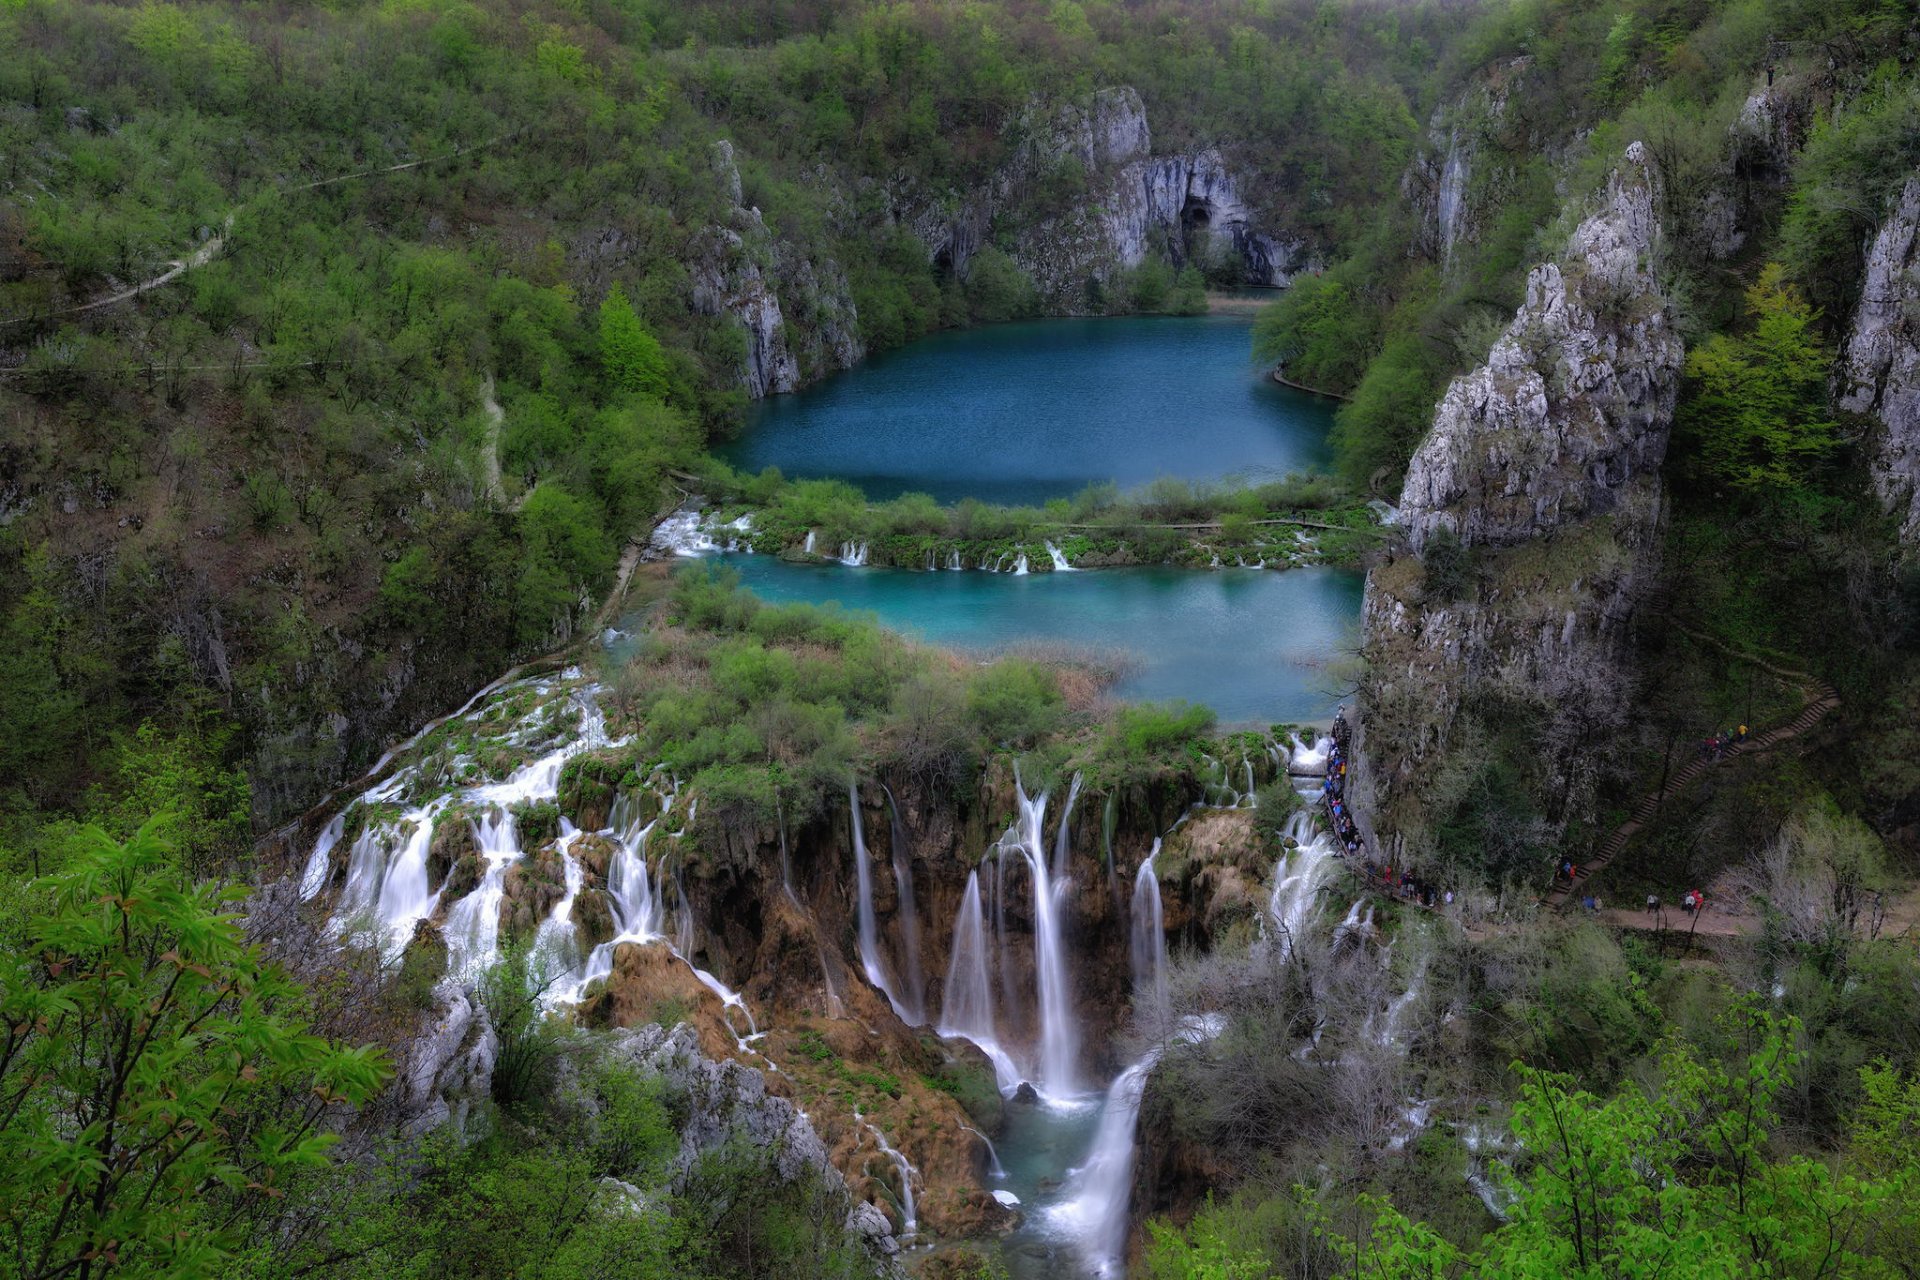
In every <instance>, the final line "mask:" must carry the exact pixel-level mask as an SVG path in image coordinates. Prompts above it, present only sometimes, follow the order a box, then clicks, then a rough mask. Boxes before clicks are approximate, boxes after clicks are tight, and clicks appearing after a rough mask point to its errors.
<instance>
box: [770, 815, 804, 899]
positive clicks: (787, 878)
mask: <svg viewBox="0 0 1920 1280" xmlns="http://www.w3.org/2000/svg"><path fill="white" fill-rule="evenodd" d="M773 815H774V821H775V822H776V823H777V824H778V826H779V828H780V888H781V890H782V892H784V893H785V894H786V895H787V901H788V902H791V903H792V904H793V905H794V906H796V907H797V906H799V905H800V895H799V894H797V893H795V892H794V891H793V856H792V855H791V854H789V853H788V852H787V815H786V814H785V812H783V811H782V810H781V808H780V795H779V793H778V792H775V793H774V797H773Z"/></svg>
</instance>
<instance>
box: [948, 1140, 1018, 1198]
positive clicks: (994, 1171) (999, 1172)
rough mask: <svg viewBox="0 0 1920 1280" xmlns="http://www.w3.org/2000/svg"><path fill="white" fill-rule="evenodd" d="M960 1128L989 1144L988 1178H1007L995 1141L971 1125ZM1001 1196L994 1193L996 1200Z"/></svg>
mask: <svg viewBox="0 0 1920 1280" xmlns="http://www.w3.org/2000/svg"><path fill="white" fill-rule="evenodd" d="M960 1127H961V1128H962V1129H964V1130H965V1131H966V1132H968V1133H970V1134H972V1135H973V1136H974V1137H976V1138H978V1139H980V1141H982V1142H984V1143H986V1144H987V1161H988V1167H987V1176H988V1177H989V1178H994V1179H996V1180H997V1179H1000V1178H1004V1177H1006V1176H1007V1171H1006V1168H1005V1167H1004V1166H1003V1165H1002V1164H1001V1163H1000V1153H999V1151H997V1150H995V1149H994V1145H993V1139H992V1138H989V1137H988V1136H987V1135H986V1134H984V1133H982V1132H980V1131H979V1130H978V1129H976V1128H974V1127H973V1126H972V1125H970V1124H963V1125H961V1126H960ZM999 1196H1000V1193H999V1192H997V1191H996V1192H995V1193H994V1198H995V1199H999ZM1003 1203H1004V1202H1003ZM1014 1203H1015V1204H1019V1203H1020V1201H1019V1200H1018V1199H1016V1200H1015V1201H1014Z"/></svg>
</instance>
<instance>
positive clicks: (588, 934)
mask: <svg viewBox="0 0 1920 1280" xmlns="http://www.w3.org/2000/svg"><path fill="white" fill-rule="evenodd" d="M572 919H573V927H574V928H575V929H576V930H577V931H578V940H579V944H580V949H581V951H582V952H586V951H590V950H592V949H593V948H594V947H597V946H599V945H600V944H601V943H603V942H610V941H612V940H613V936H614V934H615V933H616V932H617V930H618V926H616V925H615V923H614V919H613V903H612V902H611V901H609V900H608V898H607V895H606V894H604V893H601V892H600V891H598V890H596V889H583V890H581V892H580V896H579V897H577V898H575V899H574V900H573V917H572Z"/></svg>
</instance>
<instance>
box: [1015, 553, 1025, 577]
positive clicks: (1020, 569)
mask: <svg viewBox="0 0 1920 1280" xmlns="http://www.w3.org/2000/svg"><path fill="white" fill-rule="evenodd" d="M1026 572H1027V553H1026V552H1024V551H1022V552H1021V553H1020V555H1019V558H1017V559H1016V560H1015V561H1014V562H1013V576H1014V577H1016V578H1018V577H1021V576H1023V575H1024V574H1025V573H1026Z"/></svg>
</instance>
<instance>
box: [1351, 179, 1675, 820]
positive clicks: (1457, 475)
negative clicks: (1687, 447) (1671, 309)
mask: <svg viewBox="0 0 1920 1280" xmlns="http://www.w3.org/2000/svg"><path fill="white" fill-rule="evenodd" d="M1657 182H1658V175H1657V174H1655V172H1654V171H1653V167H1652V161H1651V159H1650V157H1649V156H1648V154H1647V152H1646V149H1645V148H1644V147H1642V146H1641V145H1639V144H1637V143H1636V144H1634V145H1633V146H1631V147H1629V148H1628V149H1627V153H1626V156H1625V158H1624V160H1623V161H1622V163H1621V164H1620V166H1619V167H1618V169H1617V170H1616V171H1615V173H1614V176H1613V178H1612V180H1611V182H1610V183H1609V185H1608V189H1607V192H1606V194H1605V196H1604V198H1603V199H1602V200H1601V201H1600V203H1599V207H1598V208H1597V209H1596V210H1595V211H1594V212H1593V213H1592V214H1591V215H1590V216H1589V217H1587V218H1586V219H1585V220H1584V221H1583V222H1581V223H1580V225H1579V227H1578V229H1577V230H1576V231H1575V232H1574V233H1573V236H1572V237H1571V238H1570V240H1569V242H1568V244H1567V248H1566V251H1565V252H1564V253H1563V254H1562V255H1561V256H1560V258H1559V259H1558V260H1557V261H1553V262H1548V263H1544V264H1542V265H1541V266H1539V267H1537V268H1535V269H1534V271H1533V272H1532V273H1531V275H1530V276H1529V278H1528V282H1527V296H1526V301H1525V302H1524V303H1523V304H1522V305H1521V307H1520V308H1519V310H1518V311H1517V312H1516V314H1515V315H1514V318H1513V322H1512V323H1511V324H1510V325H1509V326H1508V327H1507V329H1506V331H1505V333H1504V334H1503V335H1502V336H1501V337H1500V339H1499V340H1498V341H1497V342H1496V343H1495V344H1494V347H1493V350H1492V352H1491V353H1490V355H1489V356H1488V359H1487V363H1486V364H1485V365H1484V366H1482V367H1481V368H1479V369H1476V370H1475V371H1473V372H1472V373H1470V374H1468V375H1466V376H1465V377H1462V378H1459V379H1457V380H1455V382H1454V383H1453V385H1452V386H1451V387H1450V388H1448V390H1447V393H1446V395H1445V397H1444V398H1443V399H1442V401H1441V403H1440V405H1439V407H1438V409H1437V410H1436V411H1435V415H1434V422H1433V427H1432V429H1431V431H1430V432H1429V434H1428V436H1427V438H1426V440H1425V441H1424V442H1423V443H1422V444H1421V446H1420V448H1419V450H1418V451H1417V452H1416V454H1415V455H1414V458H1413V462H1412V464H1411V466H1410V468H1409V470H1408V474H1407V480H1406V486H1405V489H1404V491H1403V493H1402V496H1401V506H1400V511H1401V519H1402V522H1403V523H1404V525H1405V527H1406V530H1407V536H1408V541H1409V543H1410V544H1411V546H1412V548H1413V549H1414V550H1415V551H1416V552H1429V551H1432V549H1433V547H1434V543H1435V539H1436V538H1437V537H1438V536H1439V535H1440V532H1441V531H1442V530H1445V531H1447V532H1448V533H1450V534H1452V535H1453V536H1454V537H1456V538H1457V539H1458V541H1459V543H1461V544H1462V545H1463V546H1464V548H1465V549H1466V550H1465V554H1466V555H1467V556H1469V557H1472V558H1473V560H1474V567H1475V569H1476V571H1477V572H1475V573H1474V574H1472V575H1471V577H1472V581H1470V582H1468V583H1467V584H1466V585H1465V589H1464V590H1463V591H1462V592H1461V593H1460V594H1459V596H1458V598H1445V597H1446V596H1448V595H1450V594H1451V593H1450V592H1442V591H1441V590H1440V589H1439V588H1438V587H1437V585H1435V584H1431V583H1429V581H1428V574H1427V572H1426V567H1425V566H1424V565H1423V564H1422V563H1421V562H1420V561H1419V560H1417V559H1415V558H1413V557H1402V558H1400V559H1399V560H1397V561H1395V562H1392V563H1389V564H1387V565H1384V566H1381V567H1380V568H1378V569H1376V570H1375V571H1374V572H1373V573H1371V574H1370V575H1369V578H1368V584H1367V594H1366V602H1365V606H1364V612H1365V623H1366V636H1367V639H1366V648H1367V655H1368V658H1369V662H1370V667H1371V670H1370V673H1369V681H1370V687H1369V688H1368V690H1367V691H1366V699H1365V702H1366V705H1365V715H1364V719H1365V722H1366V728H1365V732H1366V735H1367V754H1368V758H1369V762H1370V764H1371V766H1372V767H1371V769H1370V770H1369V778H1368V782H1370V784H1371V785H1372V786H1373V787H1374V788H1375V789H1376V792H1377V795H1376V802H1377V803H1379V804H1380V805H1382V807H1383V812H1384V813H1385V815H1386V816H1387V818H1388V820H1389V825H1395V826H1401V827H1405V826H1407V825H1409V824H1417V822H1418V821H1419V818H1420V814H1419V812H1418V806H1419V805H1420V804H1421V803H1422V800H1421V796H1422V794H1423V792H1424V790H1425V789H1424V788H1423V787H1422V786H1421V785H1420V784H1421V782H1422V780H1423V779H1425V778H1426V777H1428V776H1430V774H1431V772H1432V770H1433V768H1434V767H1435V765H1436V764H1437V762H1438V757H1439V755H1440V753H1441V751H1442V750H1443V749H1444V748H1445V747H1446V745H1447V743H1448V740H1449V738H1450V736H1451V734H1452V733H1453V731H1454V729H1455V728H1456V727H1457V724H1458V720H1459V716H1460V714H1461V711H1462V709H1463V707H1466V706H1468V705H1469V704H1470V703H1473V702H1475V701H1476V700H1481V699H1487V698H1495V699H1503V700H1508V701H1511V702H1515V703H1518V704H1521V705H1523V706H1524V707H1526V708H1528V709H1529V710H1530V711H1531V712H1532V713H1533V714H1537V715H1539V716H1540V717H1542V718H1543V719H1544V720H1545V722H1546V732H1545V734H1544V736H1543V741H1545V742H1546V743H1548V744H1549V751H1550V752H1551V753H1552V754H1553V755H1554V756H1555V758H1554V759H1553V760H1552V761H1550V762H1549V763H1548V766H1547V767H1548V769H1549V772H1550V773H1552V774H1553V776H1554V780H1555V783H1556V785H1555V786H1554V787H1553V788H1552V790H1553V791H1554V792H1556V793H1557V795H1558V796H1559V802H1560V807H1559V811H1558V812H1557V813H1554V814H1551V815H1550V817H1552V818H1553V819H1556V820H1557V821H1559V822H1561V823H1564V822H1565V821H1567V820H1568V819H1570V818H1571V817H1573V816H1575V815H1576V814H1577V813H1578V812H1579V811H1580V810H1581V809H1582V808H1583V806H1584V805H1585V803H1586V802H1587V798H1588V797H1590V794H1591V782H1592V778H1591V776H1590V770H1589V767H1588V766H1587V764H1586V763H1585V760H1584V757H1585V755H1586V752H1585V750H1584V747H1583V744H1585V743H1588V742H1591V741H1592V740H1593V739H1594V738H1595V737H1596V736H1598V735H1599V734H1601V733H1603V732H1604V731H1605V730H1606V728H1607V727H1608V726H1609V724H1610V723H1611V721H1612V719H1613V717H1615V716H1617V715H1618V714H1620V713H1619V710H1618V709H1619V708H1621V707H1623V706H1624V705H1625V704H1626V701H1627V699H1626V698H1625V697H1624V693H1623V691H1624V688H1625V686H1626V685H1627V684H1628V683H1629V673H1628V672H1627V670H1626V669H1625V666H1624V662H1623V657H1622V646H1623V642H1624V640H1625V637H1626V628H1627V624H1628V622H1629V621H1630V619H1631V617H1632V614H1633V610H1634V607H1635V604H1636V603H1637V601H1638V600H1639V598H1640V597H1641V595H1642V594H1643V593H1644V591H1645V589H1646V587H1647V585H1648V583H1649V582H1650V581H1651V578H1652V576H1653V574H1654V572H1655V571H1656V569H1657V567H1658V565H1657V554H1658V530H1659V525H1660V521H1661V513H1662V498H1661V487H1660V476H1659V467H1660V464H1661V461H1662V460H1663V459H1664V457H1665V455H1666V447H1667V435H1668V430H1669V427H1670V424H1671V420H1672V414H1673V405H1674V398H1675V395H1676V392H1677V389H1678V385H1679V376H1680V366H1681V358H1682V348H1681V342H1680V339H1679V337H1678V335H1677V334H1676V333H1675V332H1674V329H1673V324H1672V320H1671V317H1670V315H1669V314H1668V309H1667V302H1666V299H1665V298H1664V297H1663V295H1662V293H1661V289H1660V285H1659V282H1658V280H1657V278H1656V277H1655V275H1654V272H1653V264H1654V260H1655V258H1656V257H1657V254H1658V249H1659V239H1660V231H1659V226H1658V222H1657V217H1656V213H1655V211H1656V209H1657V207H1658V204H1657V198H1658V192H1657V186H1656V184H1657Z"/></svg>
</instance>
